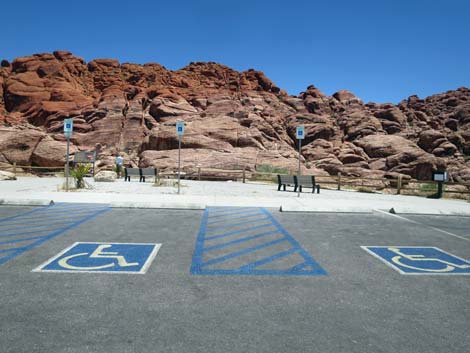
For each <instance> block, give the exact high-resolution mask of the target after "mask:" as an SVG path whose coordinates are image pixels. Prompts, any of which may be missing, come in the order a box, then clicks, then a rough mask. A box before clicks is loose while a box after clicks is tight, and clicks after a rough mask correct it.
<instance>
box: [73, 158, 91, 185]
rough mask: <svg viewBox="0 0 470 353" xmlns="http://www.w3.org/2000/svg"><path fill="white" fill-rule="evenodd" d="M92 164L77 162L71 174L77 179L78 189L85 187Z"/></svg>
mask: <svg viewBox="0 0 470 353" xmlns="http://www.w3.org/2000/svg"><path fill="white" fill-rule="evenodd" d="M90 169H91V165H90V164H88V163H87V164H77V165H76V166H75V167H74V168H73V169H72V170H71V172H70V175H71V176H72V177H73V178H74V179H75V184H76V186H77V189H82V188H84V187H85V180H84V178H85V176H86V175H87V174H88V173H89V172H90Z"/></svg>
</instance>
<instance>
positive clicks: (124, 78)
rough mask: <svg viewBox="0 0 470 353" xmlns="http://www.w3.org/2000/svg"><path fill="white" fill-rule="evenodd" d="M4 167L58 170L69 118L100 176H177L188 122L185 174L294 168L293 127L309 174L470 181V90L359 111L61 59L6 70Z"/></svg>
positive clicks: (1, 121)
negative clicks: (114, 172)
mask: <svg viewBox="0 0 470 353" xmlns="http://www.w3.org/2000/svg"><path fill="white" fill-rule="evenodd" d="M0 80H1V81H2V85H1V87H0V168H8V167H9V166H10V165H11V164H13V163H14V162H16V163H17V164H18V165H37V166H45V167H51V166H62V165H63V164H64V163H65V157H64V154H65V139H64V136H63V134H62V130H63V120H64V119H65V118H73V119H74V135H73V137H72V139H71V142H72V144H73V145H72V149H71V151H72V152H75V151H80V150H95V149H98V150H99V156H100V161H99V166H100V167H101V168H107V167H110V166H111V165H112V164H113V157H112V155H113V154H115V153H118V152H122V153H124V156H125V160H126V163H127V164H129V165H139V166H142V167H144V166H149V165H155V166H157V167H159V168H172V167H174V166H175V165H176V153H177V151H176V148H177V138H176V136H175V132H174V131H175V123H176V121H178V120H184V121H185V122H186V134H185V136H184V138H183V143H182V146H183V148H184V151H183V153H182V158H183V161H184V162H183V165H184V166H186V167H196V166H201V167H202V168H207V167H214V168H228V169H230V168H240V167H246V168H248V169H250V170H254V169H255V168H256V167H257V166H259V165H272V166H279V167H285V168H288V169H291V170H296V168H297V153H296V140H295V127H296V126H297V125H299V124H303V125H305V127H306V133H307V136H306V140H304V145H303V148H302V161H303V168H304V169H305V171H306V172H309V173H313V174H326V173H329V174H336V173H337V172H341V173H342V174H343V175H351V176H376V177H381V176H395V175H397V173H402V174H406V175H409V176H411V177H412V178H416V179H429V178H430V177H431V172H432V171H433V170H436V169H444V168H446V169H447V170H449V171H450V173H451V177H452V178H453V179H454V180H456V181H470V160H469V156H470V89H469V88H459V89H457V90H455V91H449V92H446V93H443V94H437V95H434V96H431V97H428V98H425V99H420V98H418V97H417V96H412V97H409V98H408V99H406V100H404V101H402V102H401V103H400V104H398V105H394V104H376V103H366V104H364V103H363V102H362V101H361V99H359V98H358V97H356V96H354V95H353V94H352V93H351V92H348V91H339V92H337V93H335V94H333V96H331V97H328V96H325V95H324V94H323V93H322V92H320V91H319V90H318V89H317V88H315V87H314V86H309V87H308V88H307V89H306V91H305V92H303V93H301V94H300V95H299V96H297V97H296V96H288V95H287V94H286V92H284V91H282V90H281V89H280V88H279V87H277V86H276V85H275V84H274V83H273V82H271V81H270V80H269V79H268V78H267V77H266V76H265V75H264V74H263V73H261V72H259V71H255V70H248V71H245V72H237V71H235V70H232V69H230V68H229V67H226V66H223V65H220V64H216V63H212V62H209V63H191V64H189V65H188V66H187V67H184V68H182V69H180V70H178V71H170V70H167V69H166V68H164V67H163V66H161V65H159V64H156V63H148V64H145V65H136V64H127V63H126V64H120V63H119V62H118V61H116V60H111V59H97V60H93V61H91V62H89V63H86V62H85V61H84V60H83V59H81V58H78V57H75V56H74V55H72V54H71V53H69V52H65V51H56V52H54V53H52V54H37V55H33V56H28V57H21V58H17V59H15V60H14V61H13V62H12V63H10V62H8V61H6V60H3V61H2V62H1V67H0Z"/></svg>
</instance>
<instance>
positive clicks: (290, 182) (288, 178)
mask: <svg viewBox="0 0 470 353" xmlns="http://www.w3.org/2000/svg"><path fill="white" fill-rule="evenodd" d="M277 183H278V186H277V191H281V186H282V187H283V190H284V191H286V186H294V187H295V188H296V189H297V187H296V184H295V179H294V176H293V175H279V174H278V175H277Z"/></svg>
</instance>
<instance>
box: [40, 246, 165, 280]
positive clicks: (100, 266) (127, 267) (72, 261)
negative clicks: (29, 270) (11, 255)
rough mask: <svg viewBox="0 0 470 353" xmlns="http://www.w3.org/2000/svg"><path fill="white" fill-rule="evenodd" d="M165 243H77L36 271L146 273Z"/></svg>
mask: <svg viewBox="0 0 470 353" xmlns="http://www.w3.org/2000/svg"><path fill="white" fill-rule="evenodd" d="M160 246H161V244H128V243H75V244H73V245H72V246H71V247H69V248H67V249H65V250H64V251H62V252H61V253H59V254H58V255H56V256H55V257H53V258H52V259H49V260H48V261H47V262H46V263H44V264H43V265H41V266H39V267H38V268H37V269H35V270H33V271H34V272H107V273H145V272H146V271H147V268H148V267H149V266H150V264H151V262H152V261H153V259H154V258H155V256H156V255H157V252H158V250H159V248H160Z"/></svg>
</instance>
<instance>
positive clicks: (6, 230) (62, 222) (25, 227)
mask: <svg viewBox="0 0 470 353" xmlns="http://www.w3.org/2000/svg"><path fill="white" fill-rule="evenodd" d="M80 218H82V217H76V218H75V219H73V218H71V219H69V220H63V221H60V222H46V223H39V224H38V223H32V224H26V225H24V223H21V225H19V226H16V227H13V228H6V229H2V228H0V234H2V233H1V232H8V231H11V230H13V231H16V230H22V229H33V228H43V227H50V226H56V225H57V226H59V225H61V224H68V223H70V222H73V221H74V220H78V219H80ZM9 225H11V224H9Z"/></svg>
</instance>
